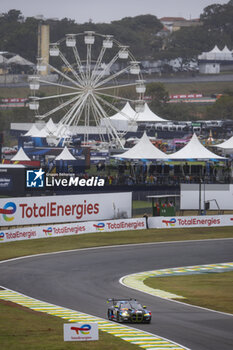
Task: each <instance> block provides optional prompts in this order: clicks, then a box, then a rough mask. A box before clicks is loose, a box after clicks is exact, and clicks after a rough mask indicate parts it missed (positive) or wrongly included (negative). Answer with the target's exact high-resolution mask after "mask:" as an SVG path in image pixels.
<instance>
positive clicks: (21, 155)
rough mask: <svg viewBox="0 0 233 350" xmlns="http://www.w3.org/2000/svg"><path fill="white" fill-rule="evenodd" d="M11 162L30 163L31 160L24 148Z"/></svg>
mask: <svg viewBox="0 0 233 350" xmlns="http://www.w3.org/2000/svg"><path fill="white" fill-rule="evenodd" d="M11 160H13V161H25V160H27V161H30V160H31V159H30V158H29V157H28V156H27V155H26V153H25V152H24V150H23V148H22V147H20V149H19V150H18V152H17V153H16V155H14V157H13V158H11Z"/></svg>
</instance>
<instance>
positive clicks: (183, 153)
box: [168, 134, 225, 160]
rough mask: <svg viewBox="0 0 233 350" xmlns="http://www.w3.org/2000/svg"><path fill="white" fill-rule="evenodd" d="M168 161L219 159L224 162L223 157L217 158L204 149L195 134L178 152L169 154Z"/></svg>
mask: <svg viewBox="0 0 233 350" xmlns="http://www.w3.org/2000/svg"><path fill="white" fill-rule="evenodd" d="M168 158H169V159H173V160H174V159H187V160H188V159H203V160H204V159H205V160H206V159H219V160H220V159H221V160H224V159H225V158H224V157H221V156H218V155H217V154H215V153H212V152H210V151H209V150H208V149H207V148H205V147H204V146H203V145H202V144H201V142H200V141H199V140H198V137H197V136H196V134H193V136H192V138H191V140H190V141H189V143H187V145H186V146H184V147H183V148H182V149H180V150H179V151H177V152H175V153H172V154H169V155H168Z"/></svg>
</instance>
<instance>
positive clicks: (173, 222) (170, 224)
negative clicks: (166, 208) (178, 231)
mask: <svg viewBox="0 0 233 350" xmlns="http://www.w3.org/2000/svg"><path fill="white" fill-rule="evenodd" d="M162 222H163V223H164V224H166V226H171V227H174V226H175V225H176V219H175V218H172V219H170V220H163V221H162Z"/></svg>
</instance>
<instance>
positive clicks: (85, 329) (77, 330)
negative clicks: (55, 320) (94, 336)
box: [71, 324, 91, 334]
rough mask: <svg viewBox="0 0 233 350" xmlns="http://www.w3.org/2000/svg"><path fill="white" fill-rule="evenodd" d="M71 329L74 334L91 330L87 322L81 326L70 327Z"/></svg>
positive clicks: (87, 332) (86, 332)
mask: <svg viewBox="0 0 233 350" xmlns="http://www.w3.org/2000/svg"><path fill="white" fill-rule="evenodd" d="M71 329H72V331H75V332H76V334H79V332H80V333H81V334H89V333H90V330H91V326H90V325H89V324H84V325H82V326H81V327H71Z"/></svg>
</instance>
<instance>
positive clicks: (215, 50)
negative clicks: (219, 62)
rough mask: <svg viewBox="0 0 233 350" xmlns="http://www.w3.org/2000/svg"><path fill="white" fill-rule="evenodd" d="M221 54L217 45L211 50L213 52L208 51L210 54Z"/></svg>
mask: <svg viewBox="0 0 233 350" xmlns="http://www.w3.org/2000/svg"><path fill="white" fill-rule="evenodd" d="M210 52H211V53H220V52H222V51H221V50H220V49H219V48H218V46H217V45H215V47H214V48H213V49H212V50H211V51H208V53H210Z"/></svg>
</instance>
